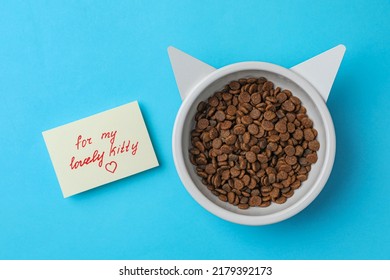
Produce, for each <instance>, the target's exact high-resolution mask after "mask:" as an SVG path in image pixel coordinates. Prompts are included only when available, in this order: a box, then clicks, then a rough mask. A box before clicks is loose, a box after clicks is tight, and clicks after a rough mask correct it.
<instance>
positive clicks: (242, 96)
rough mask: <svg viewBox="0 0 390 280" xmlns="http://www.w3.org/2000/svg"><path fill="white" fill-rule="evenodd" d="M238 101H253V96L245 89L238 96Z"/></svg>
mask: <svg viewBox="0 0 390 280" xmlns="http://www.w3.org/2000/svg"><path fill="white" fill-rule="evenodd" d="M238 101H240V102H242V103H248V102H249V101H251V96H250V94H249V93H248V92H246V91H244V92H242V93H241V94H240V95H239V96H238Z"/></svg>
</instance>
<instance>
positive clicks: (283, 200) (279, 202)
mask: <svg viewBox="0 0 390 280" xmlns="http://www.w3.org/2000/svg"><path fill="white" fill-rule="evenodd" d="M286 201H287V198H286V197H285V196H281V197H279V198H277V199H276V200H275V202H276V203H277V204H283V203H285V202H286Z"/></svg>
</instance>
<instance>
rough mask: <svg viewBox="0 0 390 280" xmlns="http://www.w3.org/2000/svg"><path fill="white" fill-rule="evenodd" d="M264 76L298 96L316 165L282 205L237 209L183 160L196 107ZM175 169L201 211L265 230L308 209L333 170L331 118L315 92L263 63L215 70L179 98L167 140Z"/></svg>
mask: <svg viewBox="0 0 390 280" xmlns="http://www.w3.org/2000/svg"><path fill="white" fill-rule="evenodd" d="M261 76H263V77H266V78H267V79H268V80H270V81H272V82H274V84H275V86H279V87H281V88H282V89H289V90H291V91H292V92H293V94H294V95H295V96H297V97H299V98H300V99H301V101H302V104H303V105H304V106H305V107H306V109H307V114H308V115H309V117H310V118H311V119H312V120H313V122H314V128H315V129H317V131H318V136H317V140H318V141H319V142H320V144H321V147H320V150H319V151H318V152H317V154H318V161H317V162H316V163H315V164H313V165H312V169H311V171H310V173H309V176H308V180H307V181H305V182H303V183H302V185H301V187H300V188H299V189H298V190H296V191H295V193H294V195H293V196H292V197H291V198H289V199H288V200H287V202H286V203H284V204H280V205H279V204H275V203H272V204H271V206H269V207H266V208H261V207H251V208H249V209H247V210H241V209H239V208H238V207H237V206H233V205H231V204H229V203H227V202H222V201H220V200H219V199H218V197H216V196H214V195H213V194H212V193H211V192H210V191H209V190H208V189H207V187H206V186H205V185H203V184H202V182H201V179H200V178H199V177H198V175H197V174H196V172H195V167H194V166H193V165H192V164H191V163H190V161H189V154H188V150H189V147H190V144H191V141H190V135H191V130H192V129H193V128H194V125H195V122H194V116H195V113H196V108H197V105H198V103H199V102H200V101H202V100H207V98H208V97H210V96H211V95H213V94H214V93H215V92H216V91H218V90H221V89H222V88H223V86H224V85H226V84H228V83H229V82H230V81H232V80H238V79H239V78H247V77H261ZM172 149H173V157H174V161H175V165H176V169H177V171H178V174H179V176H180V179H181V181H182V182H183V184H184V186H185V187H186V189H187V190H188V192H189V193H190V194H191V196H192V197H193V198H194V199H195V200H196V201H197V202H198V203H199V204H200V205H202V206H203V207H204V208H205V209H206V210H208V211H209V212H211V213H213V214H214V215H216V216H218V217H220V218H222V219H225V220H227V221H230V222H234V223H238V224H245V225H266V224H272V223H276V222H280V221H282V220H285V219H287V218H289V217H291V216H293V215H295V214H297V213H299V212H300V211H302V210H303V209H304V208H305V207H306V206H308V205H309V204H310V203H311V202H312V201H313V200H314V199H315V198H316V197H317V196H318V194H319V193H320V192H321V190H322V189H323V187H324V185H325V183H326V181H327V180H328V177H329V175H330V172H331V170H332V167H333V162H334V157H335V151H336V139H335V131H334V127H333V122H332V118H331V116H330V114H329V111H328V108H327V106H326V104H325V102H324V100H323V99H322V97H321V96H320V94H319V92H318V91H317V90H316V89H315V88H314V87H313V86H312V85H311V84H310V83H309V82H308V81H307V80H305V79H303V78H302V77H301V76H299V75H297V74H296V73H294V72H293V71H291V70H289V69H286V68H284V67H281V66H278V65H274V64H270V63H264V62H242V63H236V64H231V65H228V66H225V67H223V68H220V69H218V70H216V71H214V72H212V73H211V74H209V75H208V76H206V77H205V78H204V79H203V80H202V81H200V82H199V83H198V84H197V85H196V86H195V87H194V88H193V89H192V90H191V91H190V92H189V94H188V96H187V97H186V98H185V99H184V101H183V104H182V106H181V107H180V110H179V112H178V114H177V117H176V121H175V125H174V129H173V139H172Z"/></svg>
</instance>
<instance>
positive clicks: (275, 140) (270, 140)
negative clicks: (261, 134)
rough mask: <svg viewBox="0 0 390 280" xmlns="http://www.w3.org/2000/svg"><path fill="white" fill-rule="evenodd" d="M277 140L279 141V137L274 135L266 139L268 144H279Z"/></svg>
mask: <svg viewBox="0 0 390 280" xmlns="http://www.w3.org/2000/svg"><path fill="white" fill-rule="evenodd" d="M279 140H280V136H279V135H276V134H273V135H271V136H269V137H268V142H273V143H277V142H279Z"/></svg>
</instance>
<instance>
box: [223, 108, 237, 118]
mask: <svg viewBox="0 0 390 280" xmlns="http://www.w3.org/2000/svg"><path fill="white" fill-rule="evenodd" d="M236 112H237V108H236V107H235V106H233V105H229V106H228V107H227V109H226V113H228V115H230V116H234V115H235V114H236Z"/></svg>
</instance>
